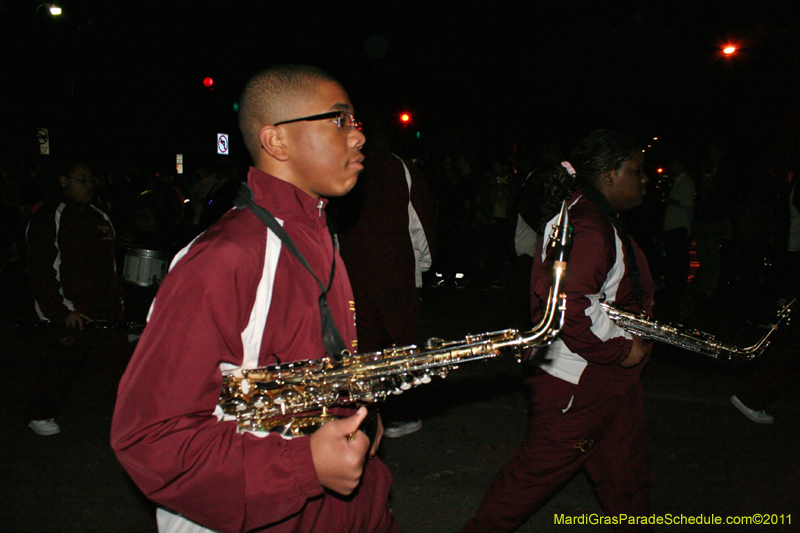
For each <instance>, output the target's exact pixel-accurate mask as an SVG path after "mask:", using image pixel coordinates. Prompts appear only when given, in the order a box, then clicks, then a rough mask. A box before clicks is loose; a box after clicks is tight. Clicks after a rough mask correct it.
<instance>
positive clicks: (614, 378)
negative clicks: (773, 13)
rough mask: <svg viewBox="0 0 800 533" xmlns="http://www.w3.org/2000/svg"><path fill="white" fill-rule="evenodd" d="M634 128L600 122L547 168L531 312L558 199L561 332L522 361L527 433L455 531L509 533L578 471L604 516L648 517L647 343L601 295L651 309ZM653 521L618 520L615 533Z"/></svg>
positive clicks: (539, 297)
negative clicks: (638, 237) (562, 249)
mask: <svg viewBox="0 0 800 533" xmlns="http://www.w3.org/2000/svg"><path fill="white" fill-rule="evenodd" d="M643 159H644V157H643V153H642V150H641V148H640V146H639V143H638V142H637V141H636V139H635V138H633V137H632V136H630V135H628V134H625V133H622V132H618V131H614V130H598V131H595V132H594V133H592V134H591V135H589V137H587V138H586V139H585V140H584V141H583V142H582V143H581V144H580V145H579V146H578V147H577V148H576V149H575V151H574V152H573V153H572V154H571V156H570V158H569V161H564V162H562V163H561V164H560V165H558V166H556V167H555V168H553V169H552V170H551V171H550V172H549V173H548V174H547V175H545V176H543V180H544V185H545V198H544V203H543V207H542V222H541V224H540V227H539V228H538V230H539V234H540V235H541V236H542V239H541V242H540V243H539V245H538V249H537V255H536V258H535V261H534V264H533V268H532V273H531V309H532V312H531V316H532V318H533V321H534V323H536V322H537V321H538V320H539V319H540V318H541V316H542V309H543V308H544V305H545V303H546V301H547V294H548V291H549V289H550V285H551V279H550V275H549V272H550V263H551V259H550V258H549V257H548V256H547V252H546V251H547V249H548V244H549V236H550V235H551V233H552V231H551V230H552V226H553V224H554V223H555V220H556V218H557V214H558V210H559V208H560V206H561V203H562V202H563V201H564V200H566V201H567V206H568V208H569V219H570V223H571V224H572V226H573V227H574V231H573V246H572V251H571V253H570V259H569V267H568V272H569V274H568V276H567V277H566V278H565V282H564V283H565V284H564V292H566V294H567V311H566V321H565V324H564V327H563V328H562V330H561V333H560V335H559V338H558V339H557V340H556V341H555V342H553V344H552V345H550V346H549V347H547V348H542V349H540V350H538V351H537V352H536V353H534V354H531V356H530V358H529V363H530V364H528V365H526V366H525V369H524V381H525V385H526V387H527V389H528V393H529V401H530V413H529V417H528V425H527V430H526V434H525V437H524V440H523V442H522V444H521V445H520V446H519V448H518V449H517V450H516V452H515V453H514V455H513V456H512V458H511V459H510V460H509V462H508V463H507V465H506V466H505V467H504V468H503V469H502V470H501V471H500V473H498V474H497V476H496V477H495V479H494V481H493V482H492V483H491V485H490V487H489V489H488V490H487V492H486V493H485V494H484V496H483V499H482V502H481V504H480V506H479V508H478V510H477V512H476V513H475V515H474V516H473V517H472V518H471V519H470V520H469V521H468V522H467V523H466V524H465V526H464V528H463V530H462V531H463V532H481V533H487V532H493V531H514V530H515V529H517V528H519V527H520V526H522V525H523V524H524V523H525V522H527V521H528V519H530V518H531V517H532V516H533V515H534V514H535V513H536V512H537V511H538V510H539V509H540V508H541V507H542V506H544V504H545V503H547V501H548V500H549V499H550V498H551V497H552V496H554V495H555V494H556V493H557V492H558V491H559V490H560V489H561V488H562V487H563V486H564V485H565V484H566V483H567V482H568V481H569V480H570V479H572V477H574V476H575V475H576V474H577V473H578V472H579V471H580V470H581V469H584V470H585V471H586V472H587V474H588V475H589V478H590V480H591V483H592V485H593V487H594V490H595V493H596V494H597V497H598V499H599V501H600V504H601V507H602V508H603V511H604V512H605V514H606V515H607V516H609V517H612V516H615V517H618V516H621V515H623V514H625V515H627V516H629V517H631V516H635V517H641V516H648V515H650V484H651V482H650V476H649V472H648V460H649V449H648V444H647V436H646V430H645V423H644V413H643V402H642V385H641V380H640V374H641V372H642V369H643V367H644V366H645V363H646V362H647V358H648V354H649V351H650V344H649V343H647V342H644V341H642V340H641V339H640V338H638V337H637V336H636V335H632V334H630V333H628V332H626V331H625V330H623V329H622V328H620V327H618V326H617V325H616V324H615V323H614V322H613V321H611V319H610V318H609V317H608V316H607V315H606V314H605V312H604V311H603V309H602V307H601V304H602V303H603V302H604V301H605V302H608V303H611V304H613V305H614V306H615V307H617V308H621V309H624V310H627V311H633V312H636V313H638V312H640V311H644V312H646V313H647V314H648V315H652V311H653V309H652V306H653V293H654V284H653V280H652V278H651V276H650V273H649V270H648V266H647V261H646V259H645V256H644V254H643V253H642V251H641V249H640V248H639V246H638V245H637V244H636V242H635V241H634V240H633V239H632V238H631V237H630V236H629V235H628V234H627V231H626V229H625V225H624V222H623V220H622V219H621V218H620V213H622V212H624V211H627V210H629V209H632V208H634V207H637V206H639V205H641V203H642V201H643V197H644V194H645V187H646V185H647V182H648V178H647V176H646V175H645V174H644V171H643V169H642V163H643ZM649 527H650V526H647V525H638V524H633V525H632V524H630V523H629V522H627V521H624V522H621V523H619V524H615V525H614V528H615V530H616V531H647V530H649V529H648V528H649Z"/></svg>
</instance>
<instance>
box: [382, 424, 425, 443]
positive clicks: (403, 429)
mask: <svg viewBox="0 0 800 533" xmlns="http://www.w3.org/2000/svg"><path fill="white" fill-rule="evenodd" d="M421 427H422V420H410V421H408V422H392V423H390V424H389V427H387V428H386V429H385V430H384V432H383V434H384V435H386V436H387V437H389V438H390V439H396V438H398V437H403V436H405V435H410V434H411V433H414V432H415V431H419V429H420V428H421Z"/></svg>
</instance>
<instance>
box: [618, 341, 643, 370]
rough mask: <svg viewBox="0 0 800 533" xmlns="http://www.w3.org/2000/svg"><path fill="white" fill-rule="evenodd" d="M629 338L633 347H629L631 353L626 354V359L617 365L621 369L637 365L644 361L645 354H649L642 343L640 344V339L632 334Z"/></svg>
mask: <svg viewBox="0 0 800 533" xmlns="http://www.w3.org/2000/svg"><path fill="white" fill-rule="evenodd" d="M631 337H632V338H633V346H631V352H630V353H629V354H628V357H627V358H625V360H624V361H622V362H621V363H620V364H619V366H621V367H622V368H631V367H633V366H636V365H638V364H639V363H641V362H642V361H644V358H645V357H647V354H648V353H649V352H650V350H648V349H647V346H645V344H644V342H642V338H641V337H639V336H638V335H633V334H632V335H631Z"/></svg>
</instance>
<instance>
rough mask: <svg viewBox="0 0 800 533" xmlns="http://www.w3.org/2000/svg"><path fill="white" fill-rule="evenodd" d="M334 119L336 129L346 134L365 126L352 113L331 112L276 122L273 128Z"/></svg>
mask: <svg viewBox="0 0 800 533" xmlns="http://www.w3.org/2000/svg"><path fill="white" fill-rule="evenodd" d="M326 119H333V121H334V122H335V123H336V127H337V128H339V130H341V131H344V132H351V131H353V129H357V130H360V129H361V127H362V126H363V124H361V122H359V121H357V120H356V117H354V116H353V114H352V113H348V112H347V111H329V112H327V113H322V114H320V115H311V116H310V117H302V118H294V119H292V120H284V121H281V122H276V123H275V124H273V126H280V125H281V124H291V123H292V122H303V121H305V122H310V121H312V120H326Z"/></svg>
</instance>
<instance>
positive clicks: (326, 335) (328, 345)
mask: <svg viewBox="0 0 800 533" xmlns="http://www.w3.org/2000/svg"><path fill="white" fill-rule="evenodd" d="M234 205H236V207H238V208H240V209H241V208H244V207H246V208H247V209H249V210H250V211H252V213H253V214H254V215H255V216H257V217H258V219H259V220H261V222H263V223H264V225H266V226H267V227H268V228H269V229H270V230H272V232H273V233H274V234H275V235H277V236H278V238H279V239H280V240H281V242H282V243H283V245H284V246H286V249H287V250H289V251H290V252H292V255H294V256H295V257H296V258H297V260H298V261H300V264H301V265H303V266H304V267H305V268H306V270H308V271H309V272H310V273H311V275H312V276H314V279H315V280H317V283H319V288H320V291H321V294H320V295H319V315H320V322H321V323H322V344H323V345H325V351H326V352H327V353H328V355H329V356H331V357H332V358H333V359H334V360H335V361H337V362H338V361H341V360H342V355H343V354H344V353H346V352H347V351H348V350H347V347H346V346H345V343H344V339H342V335H341V334H340V333H339V330H338V329H337V328H336V322H334V320H333V314H332V313H331V308H330V306H329V305H328V291H330V290H331V287H332V286H333V278H334V276H335V275H336V252H335V251H334V254H333V262H332V263H331V277H330V280H328V286H327V287H326V286H325V285H324V284H323V283H322V282H321V281H320V279H319V278H318V277H317V275H316V274H314V271H313V270H311V266H310V265H309V264H308V262H307V261H306V259H305V258H304V257H303V254H301V253H300V250H298V249H297V246H296V245H295V244H294V242H293V241H292V239H291V237H289V234H288V233H286V230H285V229H283V226H281V225H280V224H279V223H278V221H277V220H275V217H274V216H272V213H270V212H269V211H267V210H266V209H264V208H263V207H261V206H260V205H258V204H256V203H255V202H254V201H253V191H252V190H251V189H250V187H248V186H247V185H246V184H244V183H243V184H242V186H241V187H240V188H239V194H238V196H237V197H236V199H235V200H234ZM328 229H329V230H330V224H328Z"/></svg>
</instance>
